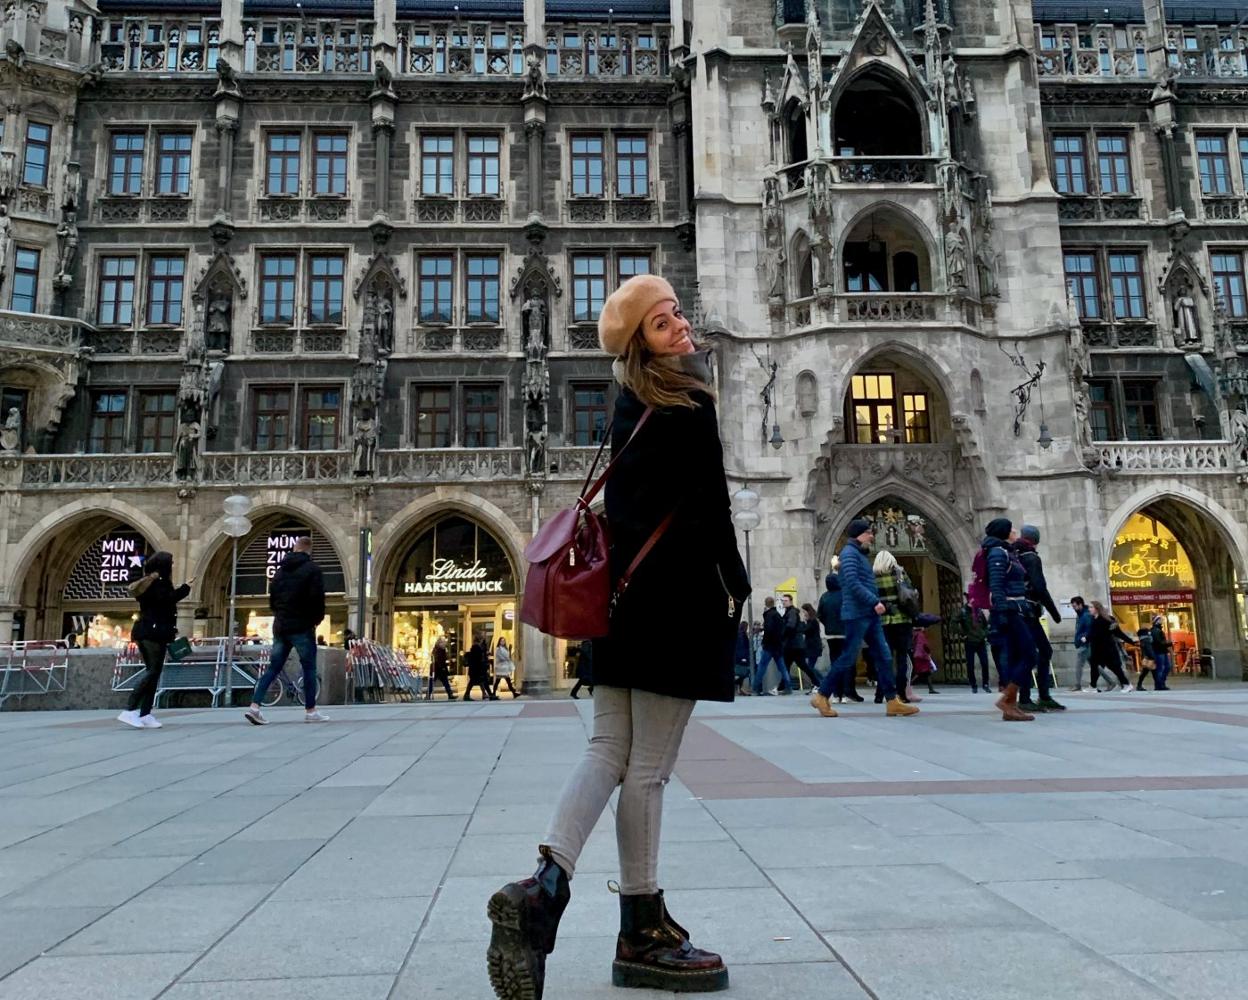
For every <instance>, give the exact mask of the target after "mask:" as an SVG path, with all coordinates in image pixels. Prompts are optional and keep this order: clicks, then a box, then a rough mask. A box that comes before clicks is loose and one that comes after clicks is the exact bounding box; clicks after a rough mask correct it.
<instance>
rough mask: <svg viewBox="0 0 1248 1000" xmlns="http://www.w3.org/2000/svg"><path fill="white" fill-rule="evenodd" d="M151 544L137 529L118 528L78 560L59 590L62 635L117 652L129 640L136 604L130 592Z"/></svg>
mask: <svg viewBox="0 0 1248 1000" xmlns="http://www.w3.org/2000/svg"><path fill="white" fill-rule="evenodd" d="M150 554H151V546H150V545H148V542H147V539H145V538H144V537H143V536H142V535H141V534H139V533H138V532H137V531H133V530H130V529H127V528H116V529H114V530H112V531H108V532H105V533H104V534H102V535H101V536H100V537H99V538H97V539H95V541H93V542H92V543H91V544H90V545H88V546H87V548H86V550H85V551H84V552H83V553H82V555H81V556H79V557H78V559H77V561H76V562H75V563H74V567H73V569H71V570H70V572H69V577H68V579H67V580H66V581H65V586H64V588H63V590H62V591H61V632H60V634H61V636H65V637H67V636H69V635H70V634H73V635H74V636H75V640H74V641H75V642H76V643H77V644H78V645H80V646H92V647H103V648H116V647H118V646H124V645H126V643H128V642H129V641H130V629H131V626H132V625H133V624H134V620H135V618H136V617H137V616H138V605H137V604H136V603H135V600H134V598H133V597H131V596H130V592H129V589H128V584H129V581H130V580H131V579H132V574H136V575H137V574H138V573H140V572H141V571H142V567H143V562H144V560H145V559H146V558H147V557H148V556H149V555H150Z"/></svg>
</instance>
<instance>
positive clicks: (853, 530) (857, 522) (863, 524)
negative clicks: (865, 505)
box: [845, 517, 871, 538]
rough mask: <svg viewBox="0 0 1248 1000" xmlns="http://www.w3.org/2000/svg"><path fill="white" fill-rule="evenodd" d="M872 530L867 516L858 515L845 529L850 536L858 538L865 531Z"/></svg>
mask: <svg viewBox="0 0 1248 1000" xmlns="http://www.w3.org/2000/svg"><path fill="white" fill-rule="evenodd" d="M870 530H871V522H870V521H868V520H867V519H866V518H865V517H856V518H854V519H853V520H852V521H850V522H849V527H848V528H846V529H845V534H846V535H847V536H848V537H849V538H857V537H858V536H859V535H861V534H862V533H863V532H864V531H870Z"/></svg>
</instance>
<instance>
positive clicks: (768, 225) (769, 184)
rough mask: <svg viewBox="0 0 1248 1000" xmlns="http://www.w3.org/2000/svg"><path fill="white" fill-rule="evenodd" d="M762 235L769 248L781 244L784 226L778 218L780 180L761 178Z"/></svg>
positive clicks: (776, 178)
mask: <svg viewBox="0 0 1248 1000" xmlns="http://www.w3.org/2000/svg"><path fill="white" fill-rule="evenodd" d="M763 233H764V235H765V236H766V238H767V245H768V246H769V247H773V246H779V245H780V244H781V243H782V242H783V239H782V237H783V234H784V224H783V220H782V219H781V217H780V179H779V178H778V177H764V178H763Z"/></svg>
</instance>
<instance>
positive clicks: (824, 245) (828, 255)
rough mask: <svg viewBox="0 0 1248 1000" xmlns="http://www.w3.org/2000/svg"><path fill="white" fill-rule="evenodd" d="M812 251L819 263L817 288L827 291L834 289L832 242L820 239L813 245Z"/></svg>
mask: <svg viewBox="0 0 1248 1000" xmlns="http://www.w3.org/2000/svg"><path fill="white" fill-rule="evenodd" d="M810 249H811V252H813V253H814V255H815V260H816V261H818V262H819V274H818V279H817V281H816V287H817V288H821V289H824V290H825V291H826V290H827V289H830V288H831V287H832V241H831V240H829V239H818V240H816V241H815V242H814V243H813V244H811V247H810Z"/></svg>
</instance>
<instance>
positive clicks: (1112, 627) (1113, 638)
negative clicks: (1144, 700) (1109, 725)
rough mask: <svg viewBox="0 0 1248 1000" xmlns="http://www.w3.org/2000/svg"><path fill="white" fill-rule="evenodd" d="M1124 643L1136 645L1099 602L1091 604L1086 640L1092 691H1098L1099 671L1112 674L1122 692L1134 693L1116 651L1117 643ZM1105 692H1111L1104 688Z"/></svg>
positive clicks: (1119, 654) (1120, 656) (1120, 657)
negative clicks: (1089, 634)
mask: <svg viewBox="0 0 1248 1000" xmlns="http://www.w3.org/2000/svg"><path fill="white" fill-rule="evenodd" d="M1119 642H1125V643H1128V644H1129V645H1132V646H1134V645H1136V642H1135V640H1134V639H1132V638H1131V637H1130V636H1129V635H1127V634H1126V633H1125V632H1124V631H1123V630H1122V629H1120V628H1119V627H1118V622H1117V620H1116V619H1115V618H1114V616H1113V615H1111V614H1110V613H1109V612H1108V611H1107V610H1106V609H1105V605H1103V604H1102V603H1101V602H1100V601H1093V602H1092V634H1091V637H1090V638H1089V640H1088V645H1089V647H1090V648H1091V652H1090V654H1089V656H1088V664H1089V665H1090V666H1091V668H1092V690H1093V691H1097V690H1099V685H1100V680H1101V671H1102V670H1104V671H1107V672H1109V673H1112V674H1113V675H1114V676H1115V677H1117V678H1118V686H1119V688H1120V689H1121V690H1123V691H1134V690H1135V688H1133V687H1132V686H1131V682H1130V681H1129V680H1127V675H1126V674H1125V673H1123V670H1122V654H1121V653H1119V651H1118V643H1119ZM1106 690H1107V691H1108V690H1111V689H1110V688H1106Z"/></svg>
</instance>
